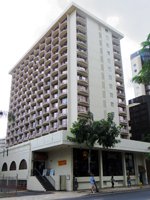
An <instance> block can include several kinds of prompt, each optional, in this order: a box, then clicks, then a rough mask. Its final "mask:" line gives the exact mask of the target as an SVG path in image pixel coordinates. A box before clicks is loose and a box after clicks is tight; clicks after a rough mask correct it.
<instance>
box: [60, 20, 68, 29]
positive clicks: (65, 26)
mask: <svg viewBox="0 0 150 200" xmlns="http://www.w3.org/2000/svg"><path fill="white" fill-rule="evenodd" d="M60 30H61V32H62V31H64V30H67V20H65V21H64V22H63V23H62V24H61V25H60Z"/></svg>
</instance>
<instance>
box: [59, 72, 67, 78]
mask: <svg viewBox="0 0 150 200" xmlns="http://www.w3.org/2000/svg"><path fill="white" fill-rule="evenodd" d="M59 79H60V80H62V79H67V71H66V70H65V71H61V74H60V76H59Z"/></svg>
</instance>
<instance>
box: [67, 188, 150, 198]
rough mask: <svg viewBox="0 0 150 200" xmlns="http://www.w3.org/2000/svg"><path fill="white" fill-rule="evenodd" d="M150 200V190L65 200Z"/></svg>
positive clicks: (93, 195)
mask: <svg viewBox="0 0 150 200" xmlns="http://www.w3.org/2000/svg"><path fill="white" fill-rule="evenodd" d="M75 199H76V200H150V190H145V191H133V192H127V193H120V194H119V193H118V194H117V193H113V194H105V195H101V194H91V195H88V196H84V197H83V196H82V197H78V198H69V199H68V198H66V199H64V200H75Z"/></svg>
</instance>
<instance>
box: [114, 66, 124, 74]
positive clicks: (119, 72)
mask: <svg viewBox="0 0 150 200" xmlns="http://www.w3.org/2000/svg"><path fill="white" fill-rule="evenodd" d="M115 72H116V73H117V74H120V75H122V74H123V71H122V69H121V68H120V67H118V66H115Z"/></svg>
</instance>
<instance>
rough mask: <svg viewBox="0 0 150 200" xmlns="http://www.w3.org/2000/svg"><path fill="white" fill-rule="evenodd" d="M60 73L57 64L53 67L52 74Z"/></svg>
mask: <svg viewBox="0 0 150 200" xmlns="http://www.w3.org/2000/svg"><path fill="white" fill-rule="evenodd" d="M57 75H58V67H57V66H56V67H55V68H53V70H52V72H51V76H52V77H55V76H57Z"/></svg>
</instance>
